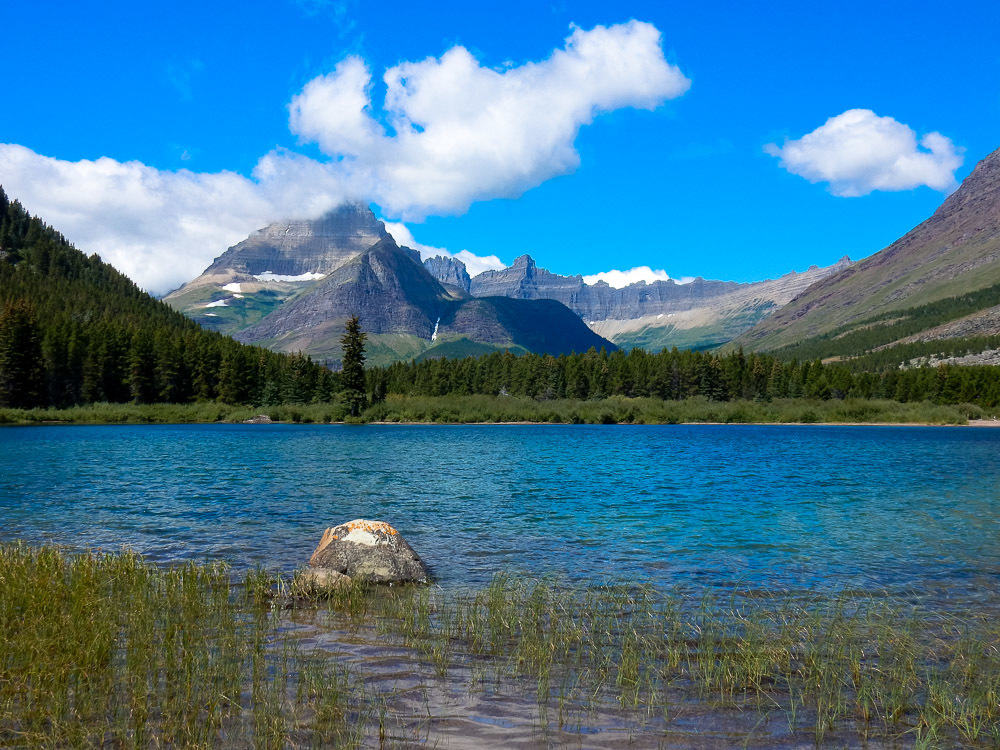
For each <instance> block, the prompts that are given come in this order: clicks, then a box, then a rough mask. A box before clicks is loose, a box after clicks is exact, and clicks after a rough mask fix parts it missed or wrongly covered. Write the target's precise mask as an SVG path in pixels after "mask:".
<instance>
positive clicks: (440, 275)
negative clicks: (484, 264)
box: [424, 255, 472, 294]
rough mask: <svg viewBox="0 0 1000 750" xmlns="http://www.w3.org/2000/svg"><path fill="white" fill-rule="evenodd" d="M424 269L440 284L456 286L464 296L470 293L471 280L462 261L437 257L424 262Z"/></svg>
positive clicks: (441, 256)
mask: <svg viewBox="0 0 1000 750" xmlns="http://www.w3.org/2000/svg"><path fill="white" fill-rule="evenodd" d="M424 268H426V269H427V270H428V271H429V272H430V274H431V276H433V277H434V278H435V279H437V280H438V281H440V282H441V283H442V284H449V285H450V286H456V287H458V288H459V289H461V290H462V291H464V292H465V293H466V294H468V293H469V292H470V289H471V286H472V279H471V277H470V276H469V272H468V271H467V270H466V268H465V264H464V263H463V262H462V261H460V260H457V259H456V258H446V257H444V256H443V255H438V256H435V257H433V258H428V259H427V260H425V261H424Z"/></svg>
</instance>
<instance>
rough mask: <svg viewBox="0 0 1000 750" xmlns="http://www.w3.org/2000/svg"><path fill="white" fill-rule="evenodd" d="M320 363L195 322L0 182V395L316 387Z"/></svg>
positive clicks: (13, 399) (141, 396) (83, 399)
mask: <svg viewBox="0 0 1000 750" xmlns="http://www.w3.org/2000/svg"><path fill="white" fill-rule="evenodd" d="M335 385H336V383H335V380H334V377H333V376H332V374H331V373H330V372H329V371H327V370H324V369H322V368H320V367H318V366H317V365H314V364H311V363H309V362H307V361H305V360H304V359H302V358H298V357H289V356H287V355H281V354H276V353H273V352H267V351H263V350H260V349H256V348H252V347H248V346H244V345H242V344H239V343H237V342H235V341H233V340H232V339H229V338H226V337H224V336H220V335H219V334H218V333H212V332H209V331H205V330H203V329H202V328H201V327H199V326H198V325H197V324H196V323H194V322H192V321H191V320H189V319H188V318H186V317H185V316H183V315H181V314H180V313H178V312H176V311H175V310H172V309H171V308H170V307H168V306H167V305H165V304H164V303H163V302H161V301H159V300H156V299H154V298H152V297H150V296H149V295H148V294H146V293H145V292H143V291H142V290H141V289H139V288H138V287H137V286H136V285H135V284H134V283H133V282H132V281H130V280H129V279H128V278H127V277H126V276H124V275H123V274H121V273H119V272H118V271H116V270H115V269H114V268H113V267H111V266H110V265H108V264H107V263H104V262H103V261H102V260H101V259H100V258H99V257H98V256H97V255H96V254H95V255H91V256H89V257H88V256H87V255H85V254H84V253H82V252H80V251H79V250H77V249H76V248H75V247H73V246H72V245H71V244H69V242H67V241H66V239H65V238H64V237H63V236H62V235H61V234H59V233H58V232H57V231H56V230H55V229H53V228H52V227H49V226H47V225H46V224H45V223H44V222H43V221H42V220H41V219H39V218H37V217H33V216H30V215H29V214H28V212H27V211H25V210H24V208H23V207H22V206H21V204H20V203H18V202H17V201H10V200H8V198H7V196H6V195H5V194H4V192H3V189H2V188H0V406H23V407H32V406H58V407H65V406H71V405H74V404H81V403H91V402H95V401H111V402H124V401H136V402H139V403H150V402H156V401H169V402H174V403H180V402H186V401H210V400H215V399H220V400H223V401H227V402H229V403H250V402H252V403H265V402H268V403H270V402H274V401H277V400H289V401H308V400H311V399H313V398H323V399H328V398H330V396H331V395H332V394H333V393H334V392H335Z"/></svg>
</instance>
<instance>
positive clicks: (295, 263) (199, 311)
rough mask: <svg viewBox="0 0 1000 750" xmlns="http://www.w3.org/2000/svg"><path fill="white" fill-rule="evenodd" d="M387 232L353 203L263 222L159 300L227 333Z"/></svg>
mask: <svg viewBox="0 0 1000 750" xmlns="http://www.w3.org/2000/svg"><path fill="white" fill-rule="evenodd" d="M388 236H389V233H388V232H387V231H386V229H385V224H383V223H382V222H381V221H379V220H378V219H377V218H375V214H373V213H372V211H371V210H370V209H369V208H368V207H367V206H362V205H361V204H358V203H347V204H344V205H341V206H338V207H337V208H335V209H333V210H332V211H330V212H328V213H326V214H325V215H323V216H321V217H320V218H318V219H314V220H302V221H282V222H276V223H274V224H269V225H268V226H266V227H264V228H263V229H260V230H258V231H256V232H254V233H253V234H251V235H250V236H249V237H247V238H246V239H245V240H243V241H242V242H240V243H238V244H236V245H233V246H232V247H231V248H229V249H228V250H226V252H224V253H223V254H222V255H220V256H219V257H218V258H216V259H215V260H214V261H213V262H212V264H211V265H210V266H209V267H208V268H206V269H205V271H204V272H203V273H202V274H201V275H200V276H199V277H198V278H196V279H194V280H193V281H190V282H188V283H187V284H185V285H184V286H182V287H181V288H180V289H177V290H175V291H173V292H171V293H170V294H168V295H167V296H166V297H164V301H165V302H166V303H167V304H169V305H170V306H171V307H173V308H174V309H176V310H180V311H181V312H183V313H184V314H185V315H187V316H188V317H190V318H191V319H193V320H195V321H197V322H198V323H200V324H201V325H203V326H204V327H206V328H210V329H212V330H215V331H219V332H221V333H227V334H233V333H236V332H237V331H240V330H242V329H244V328H246V327H248V326H251V325H253V324H255V323H256V322H257V321H259V320H261V319H262V318H263V317H264V316H266V315H267V314H268V313H270V312H271V311H272V310H274V309H276V308H277V307H278V306H280V305H281V304H282V303H283V302H285V301H286V300H288V299H291V298H293V297H295V296H297V295H299V294H302V293H303V292H307V291H308V290H309V289H310V288H311V287H312V286H313V285H314V284H315V282H316V281H317V280H319V279H321V278H323V277H324V276H326V275H327V274H329V273H331V272H332V271H334V270H335V269H337V268H339V267H340V266H342V265H343V264H344V263H346V262H347V261H349V260H351V259H352V258H355V257H357V256H358V255H360V254H361V253H362V252H364V251H365V250H367V249H368V248H370V247H371V246H372V245H374V244H375V243H376V242H379V241H380V240H384V239H385V238H387V237H388Z"/></svg>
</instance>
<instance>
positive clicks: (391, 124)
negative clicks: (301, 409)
mask: <svg viewBox="0 0 1000 750" xmlns="http://www.w3.org/2000/svg"><path fill="white" fill-rule="evenodd" d="M383 80H384V81H385V85H386V96H385V99H384V102H382V104H381V106H380V107H376V104H375V103H374V102H373V101H372V98H371V90H372V72H371V70H370V69H369V66H368V65H367V64H366V63H365V61H364V60H362V59H361V58H359V57H355V56H351V57H347V58H345V59H344V60H342V61H341V62H340V63H339V64H338V65H337V66H336V67H335V68H334V70H333V71H331V72H330V73H327V74H325V75H321V76H318V77H317V78H314V79H313V80H311V81H309V82H308V83H307V84H306V85H305V86H304V87H303V88H302V90H301V91H300V92H299V93H298V94H297V95H296V96H295V97H293V99H292V101H291V102H290V104H289V128H290V130H291V132H292V133H293V134H295V135H297V136H298V137H299V138H300V140H301V141H302V142H305V143H316V144H317V145H318V146H319V148H320V150H321V151H322V152H323V153H324V154H326V155H327V156H328V157H329V159H327V160H316V159H312V158H309V157H306V156H304V155H302V154H299V153H296V152H294V151H290V150H285V149H276V150H274V151H271V152H270V153H268V154H265V155H264V156H262V157H261V158H260V160H259V161H258V163H257V165H256V167H255V168H254V170H253V174H252V175H251V176H250V177H245V176H243V175H240V174H237V173H235V172H228V171H223V172H218V173H212V174H204V173H196V172H192V171H189V170H179V171H168V170H159V169H157V168H155V167H152V166H149V165H145V164H142V163H140V162H119V161H116V160H114V159H110V158H107V157H104V158H100V159H96V160H93V161H91V160H82V161H76V162H71V161H64V160H60V159H56V158H51V157H48V156H44V155H42V154H38V153H36V152H34V151H32V150H31V149H28V148H26V147H24V146H20V145H17V144H0V184H2V185H3V186H4V187H5V188H6V189H7V191H8V192H9V193H10V194H11V195H12V196H13V197H14V198H18V199H20V200H21V201H22V202H23V203H24V205H25V206H26V207H27V208H28V210H30V211H32V212H33V213H36V214H38V215H40V216H42V217H43V218H44V219H45V220H46V221H48V222H51V223H52V224H53V225H54V226H56V227H57V228H58V229H59V230H60V231H62V232H63V233H64V234H65V235H66V236H67V237H68V238H69V239H70V241H72V242H74V243H76V244H77V245H79V246H80V248H81V249H83V250H85V251H86V252H95V251H96V252H97V253H99V254H100V255H101V256H102V257H103V258H104V259H105V260H106V261H108V262H110V263H112V264H113V265H114V266H116V267H117V268H118V269H119V270H121V271H122V272H124V273H125V274H127V275H128V276H129V277H130V278H132V279H133V280H134V281H136V282H137V283H138V284H139V285H140V286H142V287H143V288H145V289H148V290H150V291H152V292H154V293H162V292H166V291H168V290H170V289H172V288H174V287H176V286H178V285H180V284H181V283H183V282H184V281H187V280H189V279H191V278H193V277H194V276H196V275H197V274H198V273H200V272H201V271H202V270H203V269H204V268H205V267H206V266H207V265H208V264H209V263H210V262H211V260H212V258H214V257H216V256H217V255H219V254H220V253H221V252H222V251H224V250H225V249H226V247H228V246H229V245H231V244H233V243H235V242H237V241H239V240H240V239H242V238H243V237H245V236H246V235H247V234H248V233H249V232H251V231H253V230H254V229H258V228H260V227H261V226H263V225H265V224H266V223H268V222H269V221H273V220H276V219H280V218H310V217H314V216H318V215H320V214H321V213H323V212H324V211H326V210H328V209H330V208H332V207H333V206H334V205H336V204H337V203H339V202H342V201H344V200H361V201H363V202H376V203H378V205H379V206H381V207H382V209H383V211H384V212H385V213H386V214H387V215H390V216H391V217H392V218H395V219H402V220H415V219H417V220H419V219H422V218H424V217H426V216H429V215H445V214H458V213H462V212H464V211H465V210H466V209H468V207H469V206H470V205H471V204H472V203H474V202H476V201H479V200H489V199H493V198H501V197H516V196H518V195H521V194H522V193H524V192H525V191H526V190H529V189H531V188H533V187H535V186H537V185H540V184H541V183H543V182H545V181H546V180H548V179H550V178H552V177H555V176H557V175H562V174H566V173H568V172H571V171H572V170H573V169H575V168H576V166H577V165H578V164H579V161H580V157H579V154H578V153H577V151H576V148H575V146H574V141H575V139H576V136H577V133H578V131H579V129H580V128H581V127H582V126H584V125H586V124H588V123H590V122H591V121H592V120H593V119H594V117H595V116H597V115H599V114H600V113H601V112H608V111H611V110H615V109H619V108H622V107H637V108H642V109H653V108H655V107H656V106H658V105H659V104H661V103H663V102H664V101H665V100H667V99H670V98H674V97H677V96H680V95H681V94H683V93H684V92H685V91H686V90H687V89H688V87H689V85H690V82H689V81H688V79H687V78H686V77H685V76H684V74H683V73H681V71H680V70H679V69H678V68H677V67H676V66H673V65H671V64H669V63H668V62H667V61H666V59H665V57H664V55H663V49H662V46H661V37H660V32H659V31H658V30H657V29H656V28H655V27H654V26H652V25H651V24H648V23H643V22H640V21H629V22H627V23H623V24H618V25H614V26H596V27H594V28H593V29H590V30H584V29H580V28H577V27H573V28H572V29H571V32H570V34H569V36H568V37H567V39H566V40H565V44H564V46H563V47H561V48H559V49H556V50H555V51H553V53H552V54H551V55H550V56H549V57H548V58H547V59H545V60H542V61H539V62H527V63H524V64H523V65H520V66H516V67H507V68H504V69H500V70H496V69H493V68H490V67H487V66H484V65H483V64H482V63H481V62H480V61H478V60H477V59H476V58H475V57H474V56H473V55H472V54H471V53H470V52H469V51H468V50H467V49H465V48H464V47H453V48H452V49H450V50H448V51H446V52H445V53H444V54H443V55H441V56H440V57H429V58H427V59H424V60H421V61H417V62H403V63H400V64H398V65H395V66H393V67H392V68H389V69H388V70H386V71H385V73H384V75H383ZM463 252H464V251H463ZM456 257H460V258H461V259H463V260H466V257H463V256H462V253H458V254H456ZM467 258H468V260H467V264H468V265H470V268H469V271H470V273H473V272H474V268H476V267H478V264H482V263H485V264H486V265H485V266H483V268H485V267H490V266H489V264H491V263H493V262H494V260H495V258H493V256H490V258H487V259H476V256H472V255H471V253H470V254H468V256H467ZM496 262H497V263H499V261H496Z"/></svg>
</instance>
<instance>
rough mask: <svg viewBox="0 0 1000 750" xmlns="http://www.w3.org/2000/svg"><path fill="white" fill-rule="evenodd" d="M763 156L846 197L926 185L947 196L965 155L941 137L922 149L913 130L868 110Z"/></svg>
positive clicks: (931, 136)
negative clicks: (826, 185)
mask: <svg viewBox="0 0 1000 750" xmlns="http://www.w3.org/2000/svg"><path fill="white" fill-rule="evenodd" d="M764 150H765V151H766V152H767V153H768V154H770V155H771V156H776V157H778V158H779V159H781V166H782V167H784V168H785V169H787V170H788V171H789V172H791V173H792V174H797V175H799V176H800V177H805V178H806V179H807V180H809V181H810V182H828V183H829V184H830V192H831V193H833V194H834V195H839V196H845V197H852V196H859V195H867V194H868V193H871V192H872V191H873V190H910V189H912V188H916V187H920V186H922V185H926V186H927V187H931V188H934V189H935V190H942V191H947V190H950V189H952V188H953V187H954V186H955V184H956V183H955V170H956V169H958V168H959V167H960V166H961V165H962V159H963V156H962V152H963V149H961V148H957V147H956V146H955V145H954V144H953V143H952V142H951V140H950V139H948V138H946V137H945V136H943V135H941V134H940V133H927V134H926V135H924V136H923V137H922V138H921V139H920V142H919V146H918V143H917V134H916V133H914V132H913V130H912V129H911V128H910V127H908V126H907V125H904V124H903V123H901V122H898V121H897V120H894V119H893V118H891V117H879V116H878V115H876V114H875V113H874V112H872V111H871V110H870V109H849V110H847V111H846V112H844V113H842V114H839V115H837V116H836V117H831V118H830V119H829V120H827V121H826V122H825V123H824V124H823V125H821V126H820V127H818V128H816V130H814V131H812V132H811V133H807V134H806V135H804V136H802V137H801V138H799V139H798V140H786V141H785V144H784V145H783V146H780V147H779V146H777V145H776V144H774V143H769V144H768V145H766V146H765V147H764Z"/></svg>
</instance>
